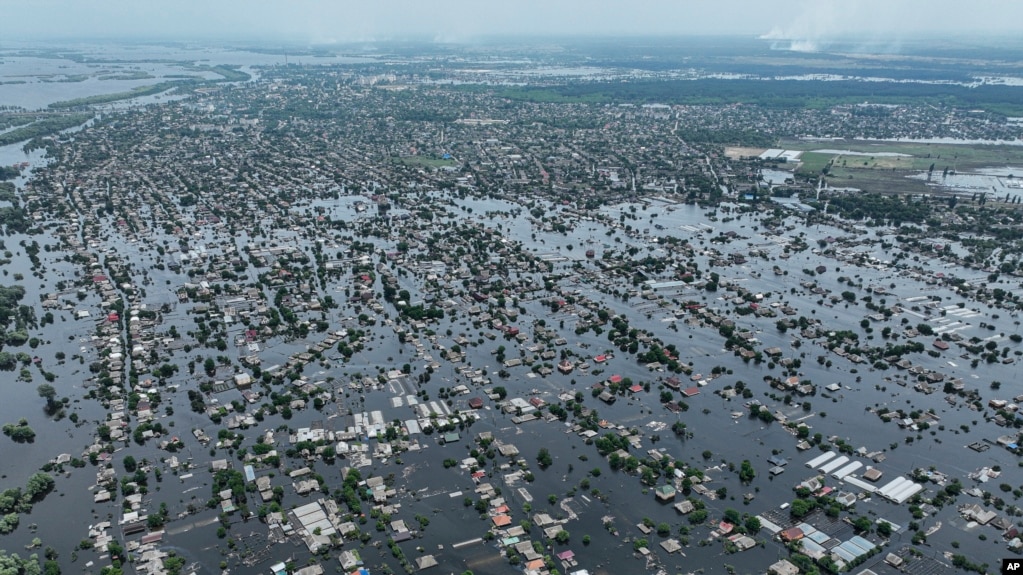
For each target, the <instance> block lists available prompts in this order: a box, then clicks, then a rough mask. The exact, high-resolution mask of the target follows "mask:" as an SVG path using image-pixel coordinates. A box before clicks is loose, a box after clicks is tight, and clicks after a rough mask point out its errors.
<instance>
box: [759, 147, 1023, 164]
mask: <svg viewBox="0 0 1023 575" xmlns="http://www.w3.org/2000/svg"><path fill="white" fill-rule="evenodd" d="M778 147H780V148H784V149H786V150H804V151H809V150H825V149H826V150H848V151H851V152H859V153H863V154H877V153H895V154H906V155H908V156H912V157H909V158H907V157H899V156H895V157H892V156H860V155H855V156H854V155H842V156H841V160H845V161H846V164H847V165H848V166H849V167H852V164H853V162H854V161H855V162H856V163H857V164H859V166H861V167H876V168H882V169H884V168H887V169H889V170H890V169H892V168H895V169H896V170H926V169H928V168H929V167H930V165H931V164H932V163H933V164H934V168H935V169H936V170H941V169H944V166H946V165H947V166H949V167H950V168H952V167H954V168H956V169H958V170H960V171H963V170H971V169H976V168H988V167H1004V166H1007V165H1010V166H1011V165H1023V146H995V145H988V144H924V143H918V142H876V141H861V140H853V141H841V142H807V141H804V140H796V139H784V140H782V141H781V142H780V143H779V145H778ZM816 155H817V154H814V156H816ZM824 155H826V156H828V157H829V158H831V157H836V156H835V155H831V154H824ZM808 156H809V154H803V159H804V162H807V163H809V160H808ZM841 160H836V162H835V163H836V165H838V164H840V163H841ZM814 161H815V162H816V160H814ZM863 162H867V164H868V165H867V166H863ZM818 171H819V170H818Z"/></svg>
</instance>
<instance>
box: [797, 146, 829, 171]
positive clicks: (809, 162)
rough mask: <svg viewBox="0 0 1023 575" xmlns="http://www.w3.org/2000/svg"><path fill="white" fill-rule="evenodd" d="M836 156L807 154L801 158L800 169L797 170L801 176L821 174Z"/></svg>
mask: <svg viewBox="0 0 1023 575" xmlns="http://www.w3.org/2000/svg"><path fill="white" fill-rule="evenodd" d="M834 157H835V156H834V154H818V153H816V152H806V153H804V154H803V155H802V156H801V157H800V158H799V161H800V165H799V169H798V170H796V171H797V172H798V173H800V174H804V175H807V176H811V175H816V174H820V173H821V170H823V169H824V167H825V166H827V165H828V162H830V161H831V158H834Z"/></svg>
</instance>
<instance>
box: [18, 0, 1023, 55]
mask: <svg viewBox="0 0 1023 575" xmlns="http://www.w3.org/2000/svg"><path fill="white" fill-rule="evenodd" d="M0 6H3V8H4V14H5V18H4V19H3V21H2V23H0V42H2V41H3V39H5V38H6V39H8V40H33V39H38V40H45V39H72V38H74V39H93V40H102V39H136V40H137V39H153V40H203V39H206V40H217V39H223V40H258V39H267V40H288V41H295V42H305V43H311V44H330V43H344V42H370V41H384V40H398V39H410V38H416V39H426V40H432V41H436V42H455V43H457V42H471V41H473V40H477V39H481V38H486V37H493V36H521V35H542V36H551V35H571V36H637V35H647V34H649V35H747V36H757V37H763V38H767V39H775V40H777V41H779V42H787V43H789V47H791V48H793V49H803V50H814V49H818V48H825V47H826V46H827V44H828V41H829V39H832V38H836V37H850V36H856V37H863V38H866V39H868V40H869V41H870V43H871V44H874V45H878V44H882V45H895V46H897V44H898V43H899V42H900V41H901V40H902V39H904V38H910V37H915V36H921V35H926V34H934V35H947V34H963V35H985V34H987V35H998V34H1007V33H1009V32H1013V31H1015V30H1017V29H1018V25H1019V22H1020V21H1023V5H1014V4H1012V3H1007V2H1004V1H1000V0H978V1H974V2H971V3H969V4H968V5H963V4H962V3H960V2H953V1H952V0H930V1H925V0H898V1H890V0H844V1H836V0H793V1H791V2H787V3H768V2H763V1H762V0H720V1H711V0H689V1H685V0H674V1H672V0H629V1H626V0H518V1H517V2H508V3H496V2H495V3H489V2H479V1H478V0H477V1H473V0H429V1H423V0H380V1H378V2H375V3H365V2H360V3H356V2H351V1H349V0H292V1H290V2H280V1H278V0H176V1H174V2H139V1H138V0H105V1H104V0H32V1H30V2H25V1H18V2H15V1H13V0H0Z"/></svg>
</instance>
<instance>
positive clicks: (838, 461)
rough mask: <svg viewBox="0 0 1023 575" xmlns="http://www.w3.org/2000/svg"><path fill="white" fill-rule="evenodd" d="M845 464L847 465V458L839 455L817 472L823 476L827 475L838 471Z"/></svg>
mask: <svg viewBox="0 0 1023 575" xmlns="http://www.w3.org/2000/svg"><path fill="white" fill-rule="evenodd" d="M846 463H849V458H848V457H846V456H844V455H841V456H839V457H837V458H835V459H832V460H831V461H829V462H827V463H825V464H824V465H822V466H821V468H820V469H819V470H818V471H820V472H821V473H823V474H824V475H827V474H829V473H831V472H832V471H834V470H836V469H838V468H839V467H842V466H843V465H845V464H846Z"/></svg>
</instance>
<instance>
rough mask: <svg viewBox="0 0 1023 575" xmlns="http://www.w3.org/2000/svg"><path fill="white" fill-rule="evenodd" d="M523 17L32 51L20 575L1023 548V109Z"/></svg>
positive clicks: (22, 84)
mask: <svg viewBox="0 0 1023 575" xmlns="http://www.w3.org/2000/svg"><path fill="white" fill-rule="evenodd" d="M5 48H6V47H5ZM522 49H523V50H525V51H526V52H525V54H526V55H525V56H522V58H523V60H522V61H521V62H520V61H519V60H514V59H512V58H511V57H510V56H508V55H507V54H501V55H500V56H497V55H489V54H486V53H483V51H482V50H478V51H477V50H470V49H461V48H460V49H455V48H452V49H450V50H449V49H441V48H437V49H436V51H435V52H432V53H424V52H422V51H420V49H419V47H414V48H413V47H404V46H400V45H399V46H397V47H393V49H390V50H389V51H386V52H376V51H373V52H371V53H356V51H354V50H352V51H349V52H345V53H339V54H337V55H334V54H323V53H315V52H309V53H303V52H302V51H300V50H296V51H293V52H292V53H291V54H290V55H287V54H281V53H277V52H269V51H265V52H261V51H258V50H245V49H240V48H238V49H230V50H229V49H218V48H202V49H201V50H200V49H197V48H188V47H181V46H172V47H168V46H149V47H146V48H145V49H142V48H137V49H136V50H137V52H136V51H133V50H129V49H125V50H123V52H118V51H116V50H114V51H112V52H109V53H108V52H104V51H103V50H100V49H98V48H89V47H76V48H74V49H66V50H64V49H62V50H57V49H45V50H44V49H36V48H28V47H19V48H17V49H5V50H3V51H0V59H2V60H3V63H2V64H0V76H2V78H3V79H4V81H3V82H0V96H4V97H8V98H9V99H8V100H6V101H7V102H16V101H17V102H19V104H17V105H9V106H5V107H4V109H3V110H2V111H0V122H2V127H3V130H2V131H0V141H2V143H4V144H5V145H4V146H3V147H0V164H3V166H4V167H3V169H2V172H0V177H2V178H3V180H4V181H3V182H2V183H0V229H2V230H3V236H2V237H0V252H2V260H0V263H2V266H0V269H2V274H3V275H2V276H0V334H2V336H3V337H2V346H0V370H2V377H0V388H2V389H3V398H4V402H3V405H0V415H2V421H0V423H2V424H3V431H4V437H2V438H0V454H2V457H3V460H4V462H5V464H4V466H3V471H2V478H0V479H2V484H0V490H2V494H0V542H2V545H0V548H3V549H4V550H5V551H4V552H3V554H0V569H2V572H4V573H26V574H27V573H47V574H50V575H56V574H59V573H65V574H71V573H98V574H102V575H120V574H122V573H138V574H143V573H145V574H171V575H175V574H189V573H197V574H206V573H213V574H222V573H223V574H226V573H232V574H249V573H263V574H266V573H270V574H274V575H278V574H301V575H316V574H321V573H346V574H356V573H357V574H360V575H365V574H372V575H378V574H388V573H415V572H419V571H424V572H426V573H438V574H445V575H446V574H448V573H452V574H463V575H464V574H467V573H471V574H476V575H480V574H500V573H526V574H529V575H555V574H559V575H560V574H565V575H568V574H572V575H611V574H616V575H617V574H622V573H651V574H654V573H656V574H665V575H667V574H690V573H707V574H711V573H729V574H733V573H740V574H746V573H749V574H766V573H773V574H775V575H794V574H797V573H804V574H824V573H853V574H860V575H870V574H896V573H907V574H911V575H932V574H939V573H957V572H958V573H967V572H974V573H994V572H995V570H996V569H998V566H999V565H1000V559H1001V558H1003V557H1011V556H1017V555H1019V553H1020V550H1021V549H1023V540H1021V538H1020V537H1021V536H1020V534H1019V530H1020V529H1021V528H1023V520H1021V517H1023V509H1021V507H1020V502H1019V500H1020V497H1021V496H1023V479H1021V478H1023V474H1021V473H1020V461H1021V460H1020V447H1019V440H1020V437H1019V434H1020V431H1019V430H1020V427H1021V426H1023V415H1020V414H1018V406H1019V404H1020V402H1023V386H1021V385H1020V383H1019V382H1020V381H1021V380H1020V377H1019V375H1018V366H1019V363H1020V362H1021V361H1023V357H1021V356H1023V336H1021V330H1020V320H1019V311H1020V308H1021V307H1023V302H1021V300H1020V297H1019V293H1020V287H1021V277H1023V267H1021V261H1020V257H1021V254H1023V224H1021V222H1020V220H1021V217H1023V211H1021V209H1020V202H1021V197H1023V183H1021V182H1023V145H1020V141H1021V140H1020V138H1021V136H1023V122H1021V121H1020V118H1019V117H1014V116H1007V115H1006V114H1004V113H1000V112H998V111H992V110H996V109H1001V108H997V106H996V105H995V104H991V107H989V108H984V107H983V106H982V105H981V104H978V106H980V107H977V108H974V107H972V106H970V107H964V106H959V105H955V104H954V103H938V104H935V103H933V102H930V101H928V102H920V103H913V102H893V101H888V100H885V101H883V102H881V103H873V102H870V101H863V102H857V103H849V102H838V101H836V102H835V103H833V104H830V105H828V106H825V107H806V108H797V107H790V106H772V105H767V104H755V103H754V104H740V103H717V102H707V103H698V102H695V101H686V102H676V101H673V100H670V99H668V98H667V97H665V98H664V99H661V98H660V96H662V93H661V92H659V91H657V90H652V91H651V92H650V94H651V98H653V99H650V98H647V97H645V96H633V97H632V98H631V99H629V97H627V96H626V95H623V94H620V93H612V94H611V95H606V94H604V93H600V94H598V93H597V92H590V91H588V90H591V89H593V88H594V86H599V87H601V89H608V88H606V86H607V84H610V85H611V86H612V87H613V86H615V85H624V84H627V83H629V82H639V83H640V84H637V85H643V84H642V83H643V82H656V81H665V82H669V81H672V82H693V83H694V85H697V84H698V83H699V82H703V81H707V82H714V83H717V82H723V81H728V80H721V78H719V77H717V76H714V77H711V76H713V75H712V74H711V73H710V72H707V71H704V70H703V69H694V68H692V67H689V66H687V67H685V68H679V69H671V70H668V71H665V70H664V69H662V68H658V67H657V66H651V67H650V70H648V71H645V72H640V71H637V70H634V69H625V68H622V67H621V66H611V65H604V64H601V63H600V60H599V58H598V59H595V60H592V61H591V60H581V59H576V58H575V57H573V56H571V55H566V54H561V53H560V52H558V51H555V50H551V51H547V48H546V47H541V48H535V47H534V48H522ZM636 49H637V50H638V48H636ZM579 50H582V48H579ZM286 58H288V60H287V61H286V60H285V59H286ZM35 60H38V61H39V62H36V63H33V62H34V61H35ZM522 62H525V63H522ZM584 62H589V63H588V64H585V65H583V63H584ZM35 65H38V66H42V67H43V68H44V69H45V70H46V73H45V74H38V75H36V76H31V77H30V78H29V79H28V80H24V79H22V80H14V78H23V76H22V74H24V72H25V70H24V69H25V68H29V67H32V66H35ZM781 73H782V72H781V71H779V72H778V74H781ZM183 78H184V79H183ZM736 81H737V82H742V81H746V80H736ZM763 81H769V80H763ZM799 81H802V80H799ZM988 81H990V80H988ZM118 82H128V83H121V84H118ZM54 84H67V85H69V86H70V88H68V90H69V92H67V93H70V94H72V96H73V97H68V96H64V95H63V94H65V92H60V91H55V92H50V91H47V90H48V89H49V88H51V87H52V86H53V85H54ZM698 85H702V84H698ZM714 85H716V84H714ZM566 86H567V87H569V88H571V89H572V90H578V91H577V92H571V91H570V90H569V88H566ZM580 86H581V87H580ZM636 89H637V90H640V89H641V88H636ZM647 89H649V86H647ZM694 89H696V88H694ZM125 90H128V91H127V92H125ZM545 90H546V91H545ZM559 90H560V91H559ZM33 91H35V92H33ZM15 92H18V93H19V94H23V95H22V96H20V97H19V98H20V99H16V98H15V97H14V96H13V94H14V93H15ZM998 93H1000V92H998ZM7 94H11V95H10V96H5V95H7ZM24 94H28V95H27V96H26V95H24ZM32 94H35V95H36V96H37V97H38V99H37V100H35V102H36V103H35V105H33V104H30V103H29V101H30V100H31V97H30V96H31V95H32ZM793 97H795V96H793ZM1014 97H1015V96H1014ZM998 105H1003V104H1002V103H1000V104H998ZM1021 115H1023V114H1021Z"/></svg>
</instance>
